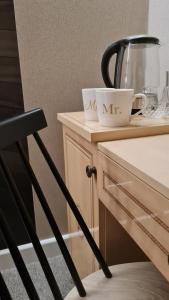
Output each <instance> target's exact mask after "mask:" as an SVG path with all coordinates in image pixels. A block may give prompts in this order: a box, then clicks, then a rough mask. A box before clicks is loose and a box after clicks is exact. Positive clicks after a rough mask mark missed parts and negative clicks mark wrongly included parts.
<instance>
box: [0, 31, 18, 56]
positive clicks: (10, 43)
mask: <svg viewBox="0 0 169 300" xmlns="http://www.w3.org/2000/svg"><path fill="white" fill-rule="evenodd" d="M0 41H1V42H0V56H5V57H6V56H7V57H18V46H17V37H16V32H15V31H9V30H2V29H1V28H0Z"/></svg>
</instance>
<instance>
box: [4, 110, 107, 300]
mask: <svg viewBox="0 0 169 300" xmlns="http://www.w3.org/2000/svg"><path fill="white" fill-rule="evenodd" d="M46 126H47V122H46V119H45V116H44V113H43V111H42V110H41V109H34V110H32V111H29V112H26V113H23V114H21V115H19V116H16V117H13V118H10V119H7V120H5V121H3V122H1V123H0V136H1V138H0V168H1V171H2V174H3V176H4V179H5V180H6V183H7V186H8V188H9V190H10V192H11V194H12V196H13V201H14V202H15V205H16V207H17V209H18V211H19V213H20V215H21V218H22V221H23V223H24V225H25V227H26V230H27V232H28V234H29V237H30V240H31V242H32V244H33V246H34V249H35V252H36V254H37V257H38V259H39V262H40V264H41V267H42V269H43V271H44V274H45V276H46V279H47V281H48V284H49V286H50V289H51V291H52V293H53V296H54V299H57V300H59V299H63V298H62V295H61V293H60V290H59V287H58V285H57V282H56V280H55V277H54V275H53V273H52V270H51V267H50V265H49V263H48V260H47V258H46V255H45V253H44V251H43V248H42V246H41V244H40V241H39V239H38V237H37V235H36V232H35V230H34V227H33V224H32V220H31V219H30V216H29V213H28V212H27V210H26V208H25V205H24V201H23V199H22V196H21V194H20V192H19V189H18V187H17V185H16V183H15V181H14V179H13V176H12V174H11V171H10V170H9V168H8V166H7V164H6V161H5V159H4V156H3V153H2V151H1V150H3V149H4V148H5V147H7V146H9V145H11V144H15V145H16V147H17V149H18V152H19V154H20V157H21V159H22V161H23V163H24V165H25V168H26V171H27V174H28V176H29V178H30V180H31V182H32V185H33V187H34V190H35V192H36V194H37V196H38V199H39V202H40V204H41V206H42V209H43V211H44V213H45V215H46V218H47V220H48V223H49V225H50V227H51V229H52V231H53V234H54V236H55V238H56V240H57V242H58V245H59V247H60V250H61V252H62V255H63V257H64V259H65V262H66V264H67V267H68V269H69V271H70V274H71V276H72V278H73V281H74V283H75V285H76V287H77V290H78V292H79V295H80V296H82V297H84V296H85V295H86V291H85V289H84V287H83V284H82V282H81V280H80V277H79V274H78V272H77V270H76V267H75V265H74V263H73V260H72V258H71V256H70V253H69V251H68V249H67V247H66V245H65V242H64V240H63V237H62V235H61V232H60V230H59V228H58V225H57V223H56V220H55V218H54V216H53V214H52V212H51V210H50V207H49V205H48V202H47V200H46V197H45V195H44V193H43V191H42V188H41V186H40V184H39V182H38V180H37V178H36V175H35V173H34V171H33V169H32V167H31V165H30V163H29V160H28V158H27V156H26V155H25V153H24V150H23V147H22V143H21V140H22V139H23V138H25V137H27V136H28V135H33V137H34V139H35V141H36V143H37V145H38V147H39V149H40V151H41V152H42V154H43V157H44V159H45V160H46V162H47V164H48V166H49V168H50V170H51V172H52V174H53V176H54V178H55V180H56V182H57V183H58V185H59V187H60V189H61V191H62V193H63V194H64V196H65V199H66V201H67V203H68V204H69V206H70V208H71V210H72V212H73V214H74V216H75V218H76V219H77V221H78V223H79V225H80V227H81V230H82V232H83V234H84V235H85V237H86V239H87V241H88V243H89V245H90V247H91V249H92V251H93V253H94V255H95V257H96V259H97V260H98V262H99V264H100V267H101V268H102V270H103V272H104V274H105V276H106V277H107V278H111V276H112V275H111V273H110V271H109V269H108V267H107V264H106V263H105V260H104V258H103V257H102V254H101V253H100V251H99V248H98V247H97V245H96V243H95V241H94V239H93V237H92V235H91V233H90V231H89V229H88V227H87V225H86V223H85V222H84V219H83V217H82V216H81V214H80V212H79V210H78V208H77V206H76V204H75V202H74V200H73V198H72V196H71V194H70V193H69V191H68V189H67V187H66V185H65V183H64V181H63V179H62V177H61V176H60V174H59V172H58V170H57V168H56V166H55V164H54V162H53V160H52V159H51V156H50V154H49V153H48V151H47V149H46V147H45V145H44V143H43V142H42V140H41V138H40V136H39V134H38V131H39V130H41V129H43V128H45V127H46ZM1 215H2V213H1V211H0V218H1ZM0 228H1V231H2V233H3V236H4V239H5V241H6V244H7V246H8V248H9V250H10V252H11V255H12V257H13V259H14V262H15V264H16V267H17V269H18V272H19V274H20V276H21V279H22V281H23V284H24V286H25V289H26V291H27V293H28V295H29V297H30V299H35V300H36V299H39V298H38V295H37V292H36V290H35V287H33V283H32V280H31V278H30V276H29V274H28V272H27V269H26V266H25V267H23V265H24V262H23V260H22V258H21V256H20V253H19V252H18V250H17V246H16V244H15V241H14V240H13V239H12V238H11V236H12V235H11V233H10V229H9V227H8V226H7V224H6V221H5V219H4V218H2V219H1V221H0ZM7 237H8V238H7ZM11 241H12V242H11ZM21 266H22V268H21ZM0 279H1V278H0ZM1 283H3V280H0V285H1ZM2 286H3V289H2V290H4V291H5V290H6V292H7V289H5V284H3V285H2ZM0 293H1V290H0ZM0 296H1V294H0ZM9 297H10V295H9ZM1 298H2V296H1ZM2 299H3V298H2ZM4 299H5V298H4ZM6 299H7V298H6ZM9 299H10V298H9Z"/></svg>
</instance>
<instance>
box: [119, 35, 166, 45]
mask: <svg viewBox="0 0 169 300" xmlns="http://www.w3.org/2000/svg"><path fill="white" fill-rule="evenodd" d="M118 43H120V44H123V43H124V44H125V45H126V44H129V43H131V44H141V43H145V44H148V43H150V44H157V45H159V44H160V41H159V39H158V38H156V37H154V36H150V35H147V34H140V35H132V36H128V37H125V38H123V39H121V40H120V41H118Z"/></svg>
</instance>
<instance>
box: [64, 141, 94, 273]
mask: <svg viewBox="0 0 169 300" xmlns="http://www.w3.org/2000/svg"><path fill="white" fill-rule="evenodd" d="M64 151H65V175H66V184H67V187H68V189H69V191H70V193H71V195H72V197H73V199H74V200H75V202H76V205H77V207H78V208H79V210H80V212H81V214H82V216H83V217H84V219H85V222H86V223H87V225H88V227H89V228H90V229H91V230H93V227H94V186H93V185H94V184H95V182H94V179H93V178H92V177H91V178H88V177H87V175H86V166H87V165H92V163H93V156H92V153H90V152H88V151H87V150H86V149H85V148H83V147H82V145H80V144H79V143H77V142H76V141H75V140H73V139H72V138H71V137H70V136H68V135H64ZM68 230H69V233H72V234H71V241H70V251H71V255H72V258H73V260H74V262H75V264H76V266H77V269H78V271H79V274H80V276H81V278H83V277H85V276H87V275H88V274H90V273H92V272H94V270H95V260H94V256H93V254H92V252H91V249H90V248H89V246H88V243H87V242H86V239H85V237H84V236H83V235H82V233H81V230H80V227H79V225H78V223H77V221H76V220H75V217H74V216H73V214H72V213H71V211H70V209H69V207H68Z"/></svg>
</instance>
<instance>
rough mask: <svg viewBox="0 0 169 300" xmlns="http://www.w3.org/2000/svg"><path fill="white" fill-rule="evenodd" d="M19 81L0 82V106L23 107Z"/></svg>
mask: <svg viewBox="0 0 169 300" xmlns="http://www.w3.org/2000/svg"><path fill="white" fill-rule="evenodd" d="M21 99H23V93H22V84H21V83H11V82H0V107H1V106H2V105H3V106H4V105H6V107H16V108H17V107H18V108H19V107H20V108H22V111H23V109H24V104H23V101H21Z"/></svg>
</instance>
